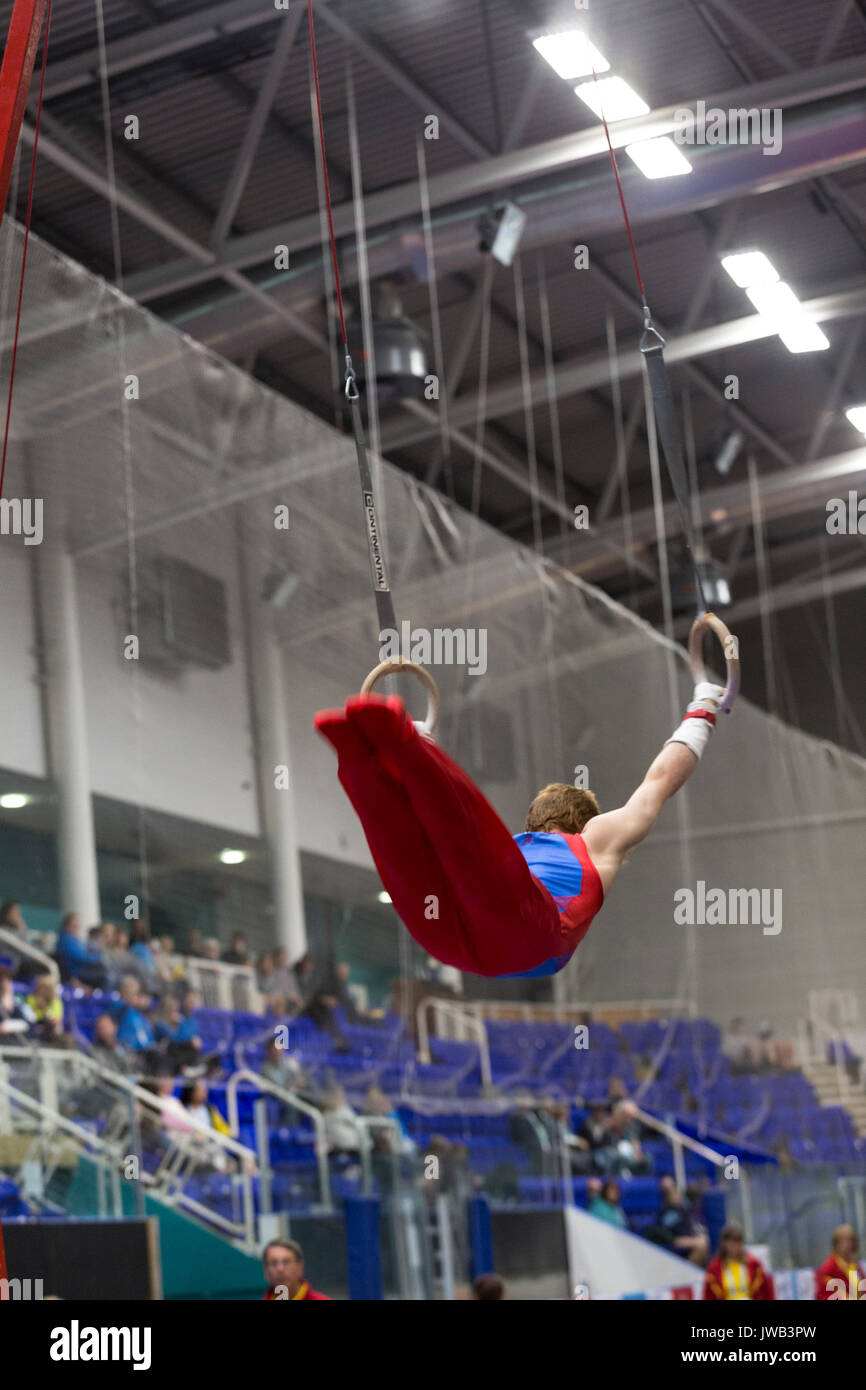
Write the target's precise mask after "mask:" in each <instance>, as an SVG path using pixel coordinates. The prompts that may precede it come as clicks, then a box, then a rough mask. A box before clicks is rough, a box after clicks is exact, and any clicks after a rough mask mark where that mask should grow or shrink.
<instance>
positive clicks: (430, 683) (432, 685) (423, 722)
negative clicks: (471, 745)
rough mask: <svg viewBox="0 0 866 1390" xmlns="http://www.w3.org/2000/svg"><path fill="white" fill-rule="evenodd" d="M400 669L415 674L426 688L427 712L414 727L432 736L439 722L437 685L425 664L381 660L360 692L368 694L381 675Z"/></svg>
mask: <svg viewBox="0 0 866 1390" xmlns="http://www.w3.org/2000/svg"><path fill="white" fill-rule="evenodd" d="M401 671H409V672H411V674H412V675H413V676H417V677H418V679H419V680H420V681H421V684H422V685H423V686H424V687H425V688H426V690H427V714H426V715H425V717H424V718H423V719H416V720H415V721H414V722H415V728H416V729H417V730H418V731H419V733H422V734H426V735H427V737H428V738H432V737H433V735H434V734H435V732H436V725H437V724H438V722H439V687H438V686H437V684H436V682H435V681H434V679H433V677H432V676H431V674H430V672H429V671H428V670H427V668H426V666H419V665H418V664H417V662H414V661H402V660H401V661H382V662H380V664H379V665H378V666H376V667H374V669H373V670H372V671H371V672H370V674H369V676H368V677H367V679H366V680H365V681H364V684H363V685H362V686H361V694H362V695H369V693H370V691H371V690H372V689H373V686H374V685H375V684H376V682H377V681H380V680H381V679H382V677H383V676H394V675H399V674H400V672H401Z"/></svg>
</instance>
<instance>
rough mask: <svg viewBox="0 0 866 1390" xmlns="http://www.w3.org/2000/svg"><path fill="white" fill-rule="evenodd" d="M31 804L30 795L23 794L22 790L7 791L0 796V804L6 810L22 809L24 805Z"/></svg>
mask: <svg viewBox="0 0 866 1390" xmlns="http://www.w3.org/2000/svg"><path fill="white" fill-rule="evenodd" d="M29 805H30V797H29V796H22V795H21V793H20V792H7V793H6V795H5V796H0V806H2V807H3V810H4V811H20V810H21V808H22V806H29Z"/></svg>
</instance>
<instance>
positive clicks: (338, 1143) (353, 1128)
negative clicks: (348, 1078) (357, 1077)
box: [319, 1083, 362, 1160]
mask: <svg viewBox="0 0 866 1390" xmlns="http://www.w3.org/2000/svg"><path fill="white" fill-rule="evenodd" d="M319 1105H320V1107H321V1111H322V1115H323V1116H324V1120H325V1142H326V1143H327V1146H328V1155H329V1157H331V1158H338V1157H347V1158H352V1159H355V1160H357V1159H358V1158H359V1157H360V1150H361V1142H362V1136H361V1128H360V1125H359V1124H358V1117H357V1115H356V1114H355V1112H354V1110H353V1109H352V1107H351V1105H350V1104H349V1102H348V1101H347V1100H346V1093H345V1091H344V1090H343V1088H342V1086H338V1085H337V1084H336V1083H335V1084H333V1085H331V1086H329V1087H328V1088H327V1089H326V1090H325V1091H323V1092H322V1095H321V1097H320V1100H319Z"/></svg>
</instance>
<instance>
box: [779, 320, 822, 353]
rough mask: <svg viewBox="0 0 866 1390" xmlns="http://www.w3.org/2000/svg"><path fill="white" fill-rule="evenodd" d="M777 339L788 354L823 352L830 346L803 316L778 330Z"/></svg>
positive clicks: (816, 327) (811, 321)
mask: <svg viewBox="0 0 866 1390" xmlns="http://www.w3.org/2000/svg"><path fill="white" fill-rule="evenodd" d="M779 337H780V338H781V339H782V342H783V343H784V344H785V347H786V348H787V349H788V351H789V352H824V350H825V349H826V348H828V347H829V346H830V339H829V338H828V337H827V336H826V335H825V334H824V333H822V332H821V329H820V328H819V327H818V325H817V323H816V322H815V320H814V319H810V318H807V317H806V315H805V314H802V315H801V316H800V318H799V319H797V320H795V321H794V322H791V323H788V324H786V326H785V327H784V328H780V329H779Z"/></svg>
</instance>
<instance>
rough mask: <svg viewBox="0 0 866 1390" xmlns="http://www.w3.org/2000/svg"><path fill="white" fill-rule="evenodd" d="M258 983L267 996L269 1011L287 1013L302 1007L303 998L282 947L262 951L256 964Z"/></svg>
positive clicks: (266, 1003)
mask: <svg viewBox="0 0 866 1390" xmlns="http://www.w3.org/2000/svg"><path fill="white" fill-rule="evenodd" d="M256 983H257V984H258V987H259V991H260V992H261V993H262V994H263V995H264V996H265V1007H266V1008H267V1011H268V1013H272V1014H287V1013H290V1012H294V1010H295V1009H296V1008H300V1005H301V1000H300V997H299V996H298V993H297V990H296V988H295V982H294V978H293V975H292V971H291V969H290V968H289V965H288V964H287V956H286V952H285V950H284V949H283V948H282V947H281V948H280V949H279V950H278V951H262V953H261V955H260V956H259V959H258V962H257V964H256Z"/></svg>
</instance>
